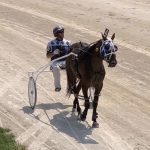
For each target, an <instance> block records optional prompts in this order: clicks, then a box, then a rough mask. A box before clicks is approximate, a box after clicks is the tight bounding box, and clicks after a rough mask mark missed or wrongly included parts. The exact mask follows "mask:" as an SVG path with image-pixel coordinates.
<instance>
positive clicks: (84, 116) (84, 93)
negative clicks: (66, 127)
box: [80, 87, 90, 121]
mask: <svg viewBox="0 0 150 150" xmlns="http://www.w3.org/2000/svg"><path fill="white" fill-rule="evenodd" d="M82 91H83V95H84V99H85V103H84V106H85V109H84V111H83V113H82V114H81V116H80V118H81V120H82V121H85V120H86V116H87V112H88V109H89V107H90V101H89V98H88V87H82Z"/></svg>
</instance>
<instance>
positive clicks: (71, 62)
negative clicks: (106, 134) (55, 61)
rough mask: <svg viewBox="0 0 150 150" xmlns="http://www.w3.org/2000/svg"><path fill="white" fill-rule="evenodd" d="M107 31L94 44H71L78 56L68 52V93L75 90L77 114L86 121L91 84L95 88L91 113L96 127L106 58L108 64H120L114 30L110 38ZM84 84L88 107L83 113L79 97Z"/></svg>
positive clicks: (74, 104) (97, 125)
mask: <svg viewBox="0 0 150 150" xmlns="http://www.w3.org/2000/svg"><path fill="white" fill-rule="evenodd" d="M108 32H109V30H108V29H106V30H105V32H104V34H103V33H102V39H100V40H98V41H96V42H94V43H93V44H91V45H88V44H87V43H81V42H78V43H74V44H73V45H71V48H70V52H73V53H75V54H77V56H69V57H68V58H67V59H66V72H67V84H68V85H67V86H68V90H67V94H68V95H69V96H70V95H71V94H72V93H73V94H74V96H75V99H74V102H73V109H75V108H77V112H78V115H79V116H80V119H81V120H82V121H85V119H86V116H87V112H88V109H89V107H90V101H89V97H88V88H90V87H94V88H95V92H94V100H93V114H92V121H93V125H92V126H93V127H95V128H97V127H99V124H98V123H97V121H96V119H97V118H98V113H97V111H96V110H97V106H98V99H99V94H100V92H101V90H102V87H103V80H104V77H105V68H104V65H103V60H105V61H106V62H107V63H108V67H115V66H116V64H117V60H116V54H115V52H116V51H117V49H118V48H117V46H116V45H115V44H114V43H113V40H114V38H115V33H114V34H113V35H112V37H111V38H107V36H108ZM78 81H79V82H78ZM81 88H82V92H83V96H84V100H85V102H84V106H85V109H84V111H83V112H82V113H81V108H80V105H79V101H78V94H79V91H80V90H81Z"/></svg>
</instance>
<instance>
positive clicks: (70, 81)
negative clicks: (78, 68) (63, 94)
mask: <svg viewBox="0 0 150 150" xmlns="http://www.w3.org/2000/svg"><path fill="white" fill-rule="evenodd" d="M66 73H67V96H69V97H70V95H71V94H72V93H73V89H74V86H76V76H75V73H74V72H73V71H72V69H71V67H70V64H67V65H66Z"/></svg>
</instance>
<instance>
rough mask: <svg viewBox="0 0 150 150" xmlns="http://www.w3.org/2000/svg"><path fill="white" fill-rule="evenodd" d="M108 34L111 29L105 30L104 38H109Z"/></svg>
mask: <svg viewBox="0 0 150 150" xmlns="http://www.w3.org/2000/svg"><path fill="white" fill-rule="evenodd" d="M108 33H109V29H107V28H106V29H105V31H104V36H105V37H106V38H107V36H108Z"/></svg>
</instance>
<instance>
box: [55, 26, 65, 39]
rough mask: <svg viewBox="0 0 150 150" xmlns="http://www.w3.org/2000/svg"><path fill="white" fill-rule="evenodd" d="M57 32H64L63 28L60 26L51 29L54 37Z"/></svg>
mask: <svg viewBox="0 0 150 150" xmlns="http://www.w3.org/2000/svg"><path fill="white" fill-rule="evenodd" d="M59 32H64V28H63V27H62V26H56V27H54V28H53V34H54V36H55V37H56V36H57V34H58V33H59Z"/></svg>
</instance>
